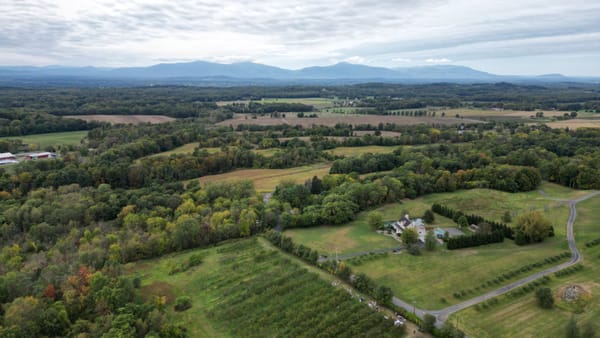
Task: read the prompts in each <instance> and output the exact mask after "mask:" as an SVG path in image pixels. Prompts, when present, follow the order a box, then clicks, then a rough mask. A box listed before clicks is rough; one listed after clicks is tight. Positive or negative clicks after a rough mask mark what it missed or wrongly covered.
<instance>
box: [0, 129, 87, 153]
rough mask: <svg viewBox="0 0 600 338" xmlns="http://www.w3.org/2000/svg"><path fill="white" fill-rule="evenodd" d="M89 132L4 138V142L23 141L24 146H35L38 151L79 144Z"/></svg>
mask: <svg viewBox="0 0 600 338" xmlns="http://www.w3.org/2000/svg"><path fill="white" fill-rule="evenodd" d="M87 133H88V132H87V131H86V130H82V131H67V132H61V133H48V134H35V135H26V136H10V137H2V138H0V139H4V140H10V139H12V140H21V141H22V142H23V143H24V144H29V145H35V146H37V148H38V149H44V147H50V146H53V147H54V146H58V145H61V144H66V145H69V144H79V143H80V142H81V140H82V139H83V138H84V137H86V136H87Z"/></svg>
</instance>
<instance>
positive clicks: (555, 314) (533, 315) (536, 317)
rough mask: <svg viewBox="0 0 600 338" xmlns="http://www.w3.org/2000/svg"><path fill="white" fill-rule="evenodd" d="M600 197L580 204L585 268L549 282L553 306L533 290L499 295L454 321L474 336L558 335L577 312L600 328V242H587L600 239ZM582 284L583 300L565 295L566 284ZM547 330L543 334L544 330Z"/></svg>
mask: <svg viewBox="0 0 600 338" xmlns="http://www.w3.org/2000/svg"><path fill="white" fill-rule="evenodd" d="M599 206H600V197H598V196H597V197H595V198H593V199H590V200H587V201H584V202H581V203H579V204H577V218H576V220H575V224H574V232H575V240H576V242H577V247H578V248H579V249H580V251H581V253H582V255H583V261H582V263H579V264H580V265H583V270H580V271H577V272H575V273H573V274H570V275H567V276H562V277H556V276H552V278H551V281H550V283H549V284H548V285H547V286H549V287H550V288H551V289H552V293H553V295H554V299H555V303H556V305H555V306H554V308H553V309H542V308H540V307H539V306H538V305H537V302H536V299H535V295H534V293H533V292H531V293H529V294H526V295H523V296H521V297H518V298H510V297H506V296H500V297H497V299H498V301H499V303H498V304H496V305H493V306H491V307H490V308H488V309H481V308H480V309H477V308H475V307H471V308H468V309H466V310H464V311H461V312H459V313H457V314H454V315H453V316H451V317H450V321H451V322H452V323H458V324H459V326H460V328H461V329H462V330H464V331H465V332H466V333H467V334H468V335H469V336H472V337H509V336H519V337H557V336H562V334H563V333H564V332H566V326H567V323H568V321H569V319H570V318H571V317H572V316H573V317H574V318H575V320H576V321H577V322H578V324H579V326H580V330H581V327H582V326H583V325H585V324H587V323H591V324H593V325H595V329H596V332H598V330H600V325H599V324H598V322H597V319H598V318H600V283H598V280H599V279H600V246H599V245H595V246H590V247H588V246H586V243H588V242H590V241H592V240H595V239H600V226H599V225H600V208H599ZM569 285H578V286H581V287H582V288H583V289H584V290H585V293H584V294H583V295H584V297H583V298H581V300H579V301H571V302H567V301H565V300H563V299H562V297H563V293H562V292H563V291H564V289H565V287H567V286H569ZM541 333H543V334H541Z"/></svg>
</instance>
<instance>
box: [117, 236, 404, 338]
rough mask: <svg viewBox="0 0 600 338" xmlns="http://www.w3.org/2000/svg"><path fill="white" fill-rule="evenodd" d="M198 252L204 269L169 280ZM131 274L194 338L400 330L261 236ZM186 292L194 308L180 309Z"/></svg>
mask: <svg viewBox="0 0 600 338" xmlns="http://www.w3.org/2000/svg"><path fill="white" fill-rule="evenodd" d="M198 253H202V255H203V256H204V257H205V258H204V261H203V263H202V264H201V265H200V266H197V267H195V268H193V269H191V270H189V271H187V272H184V273H179V274H174V275H169V273H168V271H169V267H170V266H171V265H173V264H180V263H181V262H184V261H185V260H187V259H188V258H189V256H191V255H193V254H198ZM128 270H129V271H130V273H132V274H133V273H135V274H137V275H139V276H141V277H142V292H143V296H144V297H146V298H147V299H153V297H154V296H167V315H168V317H169V320H170V321H171V322H173V323H176V324H180V325H183V326H185V327H186V328H187V329H188V333H189V335H190V336H191V337H199V336H202V337H217V336H218V337H229V336H232V337H233V336H248V337H273V336H290V337H296V336H298V337H299V336H307V337H311V336H316V335H317V333H328V335H331V336H337V335H343V334H344V332H346V335H356V333H360V334H364V335H366V336H384V335H388V334H390V333H392V332H394V330H396V329H395V328H394V327H393V324H392V322H391V321H390V320H384V318H383V315H382V314H380V313H377V312H374V311H372V310H371V309H369V308H368V307H367V306H366V305H365V304H364V303H360V302H358V301H357V300H356V299H355V298H352V297H351V296H350V295H349V294H348V293H347V292H345V291H344V290H343V289H342V288H341V287H340V286H337V287H336V286H332V285H331V284H330V283H329V281H330V280H328V279H325V280H324V279H322V278H321V277H320V276H321V274H318V273H314V272H312V268H311V270H310V271H309V270H307V269H306V266H305V265H304V264H303V263H300V262H299V261H298V260H294V259H291V258H289V257H288V256H287V255H285V254H283V253H281V252H280V251H278V250H276V249H273V248H272V247H270V246H267V245H264V244H263V243H260V242H259V241H258V240H257V239H256V238H253V239H248V240H244V241H238V242H234V243H229V244H224V245H221V246H218V247H215V248H210V249H205V250H194V251H191V252H187V253H184V254H179V255H172V256H168V257H165V258H161V259H156V260H151V261H146V262H142V263H138V264H132V265H130V266H128ZM328 276H329V275H328ZM183 295H185V296H189V297H190V298H191V299H192V307H191V308H190V309H189V310H187V311H184V312H175V311H173V302H172V299H174V298H175V297H178V296H183ZM315 313H318V314H319V315H315ZM357 319H360V320H357ZM353 332H354V333H353Z"/></svg>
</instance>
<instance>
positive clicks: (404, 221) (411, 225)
mask: <svg viewBox="0 0 600 338" xmlns="http://www.w3.org/2000/svg"><path fill="white" fill-rule="evenodd" d="M392 228H393V229H394V232H395V233H396V236H400V235H402V233H403V232H404V230H406V229H415V230H416V231H417V234H418V235H419V242H421V243H425V235H426V234H427V229H425V223H423V220H422V219H420V218H415V219H414V220H411V219H410V218H409V217H408V214H406V215H404V216H402V217H401V218H400V219H399V220H398V221H396V222H394V223H392Z"/></svg>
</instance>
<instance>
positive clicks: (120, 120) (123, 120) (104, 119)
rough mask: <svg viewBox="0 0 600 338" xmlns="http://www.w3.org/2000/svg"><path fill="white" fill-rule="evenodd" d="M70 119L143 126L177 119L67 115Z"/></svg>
mask: <svg viewBox="0 0 600 338" xmlns="http://www.w3.org/2000/svg"><path fill="white" fill-rule="evenodd" d="M64 117H66V118H68V119H80V120H84V121H88V122H89V121H98V122H108V123H112V124H117V123H123V124H141V123H152V124H157V123H166V122H171V121H174V120H175V118H173V117H169V116H164V115H66V116H64Z"/></svg>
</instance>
